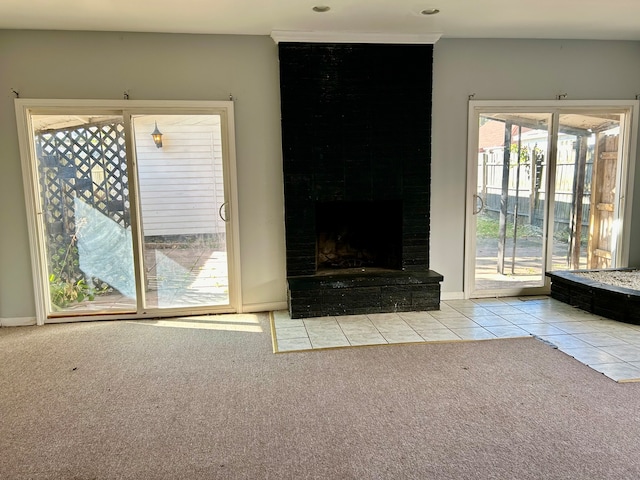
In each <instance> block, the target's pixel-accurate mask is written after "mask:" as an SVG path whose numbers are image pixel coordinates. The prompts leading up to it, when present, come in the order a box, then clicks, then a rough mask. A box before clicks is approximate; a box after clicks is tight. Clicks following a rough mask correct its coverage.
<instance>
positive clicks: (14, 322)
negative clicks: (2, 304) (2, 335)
mask: <svg viewBox="0 0 640 480" xmlns="http://www.w3.org/2000/svg"><path fill="white" fill-rule="evenodd" d="M31 325H36V317H12V318H0V327H28V326H31Z"/></svg>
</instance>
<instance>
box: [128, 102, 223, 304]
mask: <svg viewBox="0 0 640 480" xmlns="http://www.w3.org/2000/svg"><path fill="white" fill-rule="evenodd" d="M132 121H133V129H134V137H135V150H136V164H137V174H138V185H139V187H138V190H139V191H138V194H139V199H140V216H141V227H142V235H143V238H142V249H143V256H142V261H143V270H144V286H143V290H144V293H145V305H146V307H147V308H150V309H154V308H160V309H164V308H180V307H204V306H219V305H228V304H229V303H230V300H229V273H228V272H229V267H228V261H227V223H226V220H227V212H226V203H225V202H226V200H225V199H226V196H225V180H224V173H223V151H222V148H223V142H222V131H221V117H220V115H134V116H133V118H132ZM153 132H158V133H160V134H161V135H162V137H161V140H160V141H159V142H158V143H155V139H154V137H153V136H152V133H153Z"/></svg>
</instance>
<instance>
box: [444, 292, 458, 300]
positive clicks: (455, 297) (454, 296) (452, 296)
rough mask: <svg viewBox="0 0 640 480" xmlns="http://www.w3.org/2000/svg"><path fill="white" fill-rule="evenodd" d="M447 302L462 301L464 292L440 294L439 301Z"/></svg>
mask: <svg viewBox="0 0 640 480" xmlns="http://www.w3.org/2000/svg"><path fill="white" fill-rule="evenodd" d="M447 300H464V292H442V293H440V301H447Z"/></svg>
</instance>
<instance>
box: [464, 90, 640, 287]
mask: <svg viewBox="0 0 640 480" xmlns="http://www.w3.org/2000/svg"><path fill="white" fill-rule="evenodd" d="M639 107H640V101H638V100H593V101H590V100H553V101H546V100H527V101H517V100H470V101H469V110H468V139H467V191H466V202H465V254H464V255H465V261H464V282H463V285H464V298H473V297H475V296H496V295H497V294H498V292H494V291H492V292H489V291H486V292H477V291H474V289H475V255H476V230H475V218H474V213H473V212H474V211H475V210H476V205H475V202H474V200H475V194H476V189H477V175H478V133H479V122H478V116H479V114H481V113H485V112H486V113H488V112H494V113H495V112H514V113H517V112H545V113H550V114H552V115H553V117H552V124H551V125H550V139H549V152H548V157H547V158H548V159H549V167H548V174H547V185H546V189H547V192H548V197H549V200H550V201H547V202H546V204H545V208H546V212H545V226H544V229H543V230H544V232H543V235H544V238H545V240H546V241H545V245H546V249H545V252H543V255H545V256H546V257H548V258H546V261H544V262H543V265H544V268H545V270H548V269H549V268H550V261H551V258H550V256H548V255H546V252H547V251H550V248H551V244H552V240H553V239H552V236H550V235H548V228H549V227H548V225H547V224H548V219H549V212H553V210H552V209H553V199H554V194H555V188H554V181H553V180H552V179H553V177H554V173H555V157H556V156H555V152H556V148H555V146H556V144H557V138H558V116H559V114H560V113H562V112H563V111H571V112H575V111H579V110H585V111H589V110H594V109H598V110H603V109H612V110H625V111H627V114H626V115H625V124H624V129H625V130H624V131H625V132H626V134H625V135H623V138H622V143H621V161H620V162H619V166H618V186H619V190H618V191H619V192H620V195H619V201H618V204H617V205H616V208H617V211H618V217H617V218H618V219H620V221H621V222H620V221H619V222H618V225H617V227H618V228H616V230H615V234H614V235H615V240H614V241H615V243H616V244H617V249H616V265H617V266H618V267H623V266H626V265H627V264H628V261H629V245H630V235H631V228H630V225H631V206H632V202H633V183H634V178H635V163H636V162H635V160H636V145H637V141H638V137H637V132H636V130H637V126H638V110H639ZM621 127H623V125H621ZM620 223H621V224H622V225H620ZM543 275H544V272H543ZM548 291H549V282H548V280H547V281H545V286H544V287H539V288H529V289H513V290H501V291H500V292H499V295H501V296H513V295H521V294H525V293H526V294H542V293H548Z"/></svg>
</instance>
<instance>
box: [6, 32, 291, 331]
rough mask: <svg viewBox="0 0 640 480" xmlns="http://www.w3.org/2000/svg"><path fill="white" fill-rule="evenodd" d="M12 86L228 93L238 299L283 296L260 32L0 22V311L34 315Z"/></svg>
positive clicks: (88, 93) (272, 87) (24, 91)
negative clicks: (87, 28)
mask: <svg viewBox="0 0 640 480" xmlns="http://www.w3.org/2000/svg"><path fill="white" fill-rule="evenodd" d="M11 88H15V89H16V90H18V91H19V92H20V95H21V96H22V97H23V98H78V99H122V98H123V92H124V91H125V90H127V91H128V92H129V96H130V98H131V99H136V100H151V99H159V100H164V99H175V100H228V99H229V95H230V94H232V95H233V97H234V99H235V100H236V101H235V117H236V144H237V155H236V157H237V168H238V177H239V179H238V192H239V206H238V207H239V214H240V240H241V244H240V254H241V256H242V290H243V292H242V293H243V302H244V304H245V306H247V307H248V308H258V309H260V308H261V306H262V305H265V304H269V303H272V302H284V301H285V300H286V290H285V256H284V212H283V193H282V192H283V187H282V160H281V158H282V152H281V147H280V145H281V142H280V114H279V111H280V98H279V86H278V62H277V47H276V45H275V44H274V42H273V40H271V38H269V37H266V36H265V37H256V36H217V35H171V34H135V33H107V32H51V31H11V30H4V31H2V30H0V225H1V227H0V319H11V318H28V317H30V316H34V315H35V307H34V299H33V286H32V284H33V283H32V279H31V266H30V259H29V247H28V235H27V225H26V220H25V215H26V214H25V206H24V193H23V188H22V174H21V171H20V156H19V151H18V138H17V130H16V122H15V113H14V102H13V98H14V95H13V94H12V93H11V92H10V89H11Z"/></svg>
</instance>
